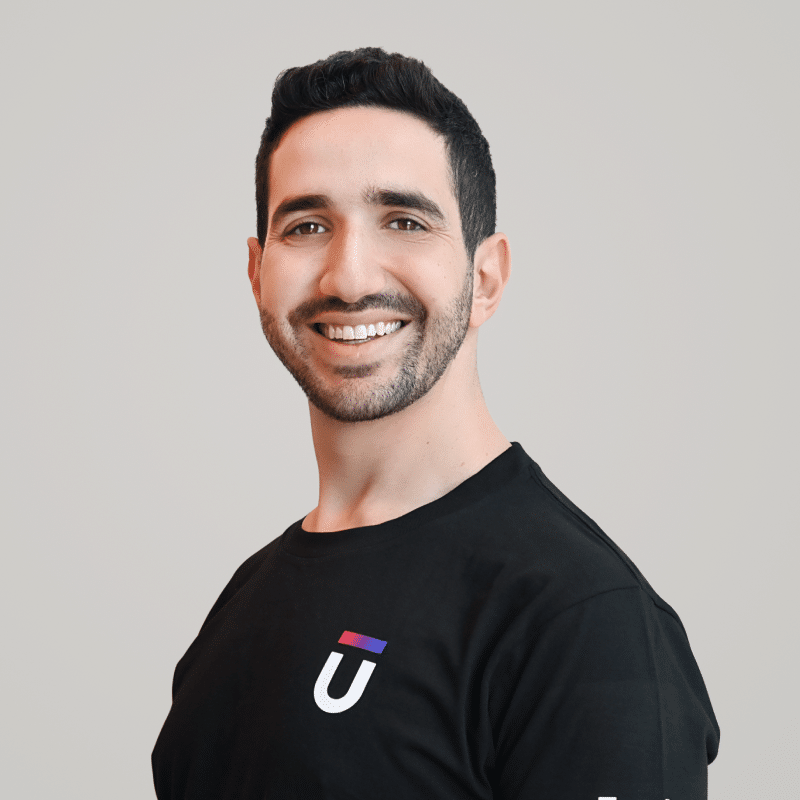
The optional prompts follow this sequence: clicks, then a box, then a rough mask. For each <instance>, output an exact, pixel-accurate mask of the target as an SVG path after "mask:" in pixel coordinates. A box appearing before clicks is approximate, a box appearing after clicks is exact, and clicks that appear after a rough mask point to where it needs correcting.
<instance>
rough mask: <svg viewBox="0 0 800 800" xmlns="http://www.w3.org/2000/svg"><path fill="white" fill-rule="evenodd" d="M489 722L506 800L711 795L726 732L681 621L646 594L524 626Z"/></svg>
mask: <svg viewBox="0 0 800 800" xmlns="http://www.w3.org/2000/svg"><path fill="white" fill-rule="evenodd" d="M515 628H516V630H515V641H514V642H513V643H509V644H508V645H507V647H508V649H507V652H506V654H505V656H504V658H503V660H498V662H497V668H496V671H495V675H494V676H493V679H494V681H495V684H494V686H493V689H492V692H491V694H490V713H489V719H490V720H491V723H492V728H493V730H492V736H493V741H494V745H495V748H494V750H495V762H494V766H493V770H492V783H493V789H494V797H495V798H496V800H501V799H502V800H534V798H536V799H537V800H538V799H540V798H558V800H594V799H595V798H598V797H618V798H620V800H635V799H638V798H642V800H645V799H646V800H705V798H707V792H708V790H707V786H708V781H707V776H708V773H707V769H708V764H710V763H711V761H713V759H714V758H715V757H716V754H717V748H718V745H719V727H718V726H717V722H716V719H715V717H714V713H713V710H712V708H711V703H710V700H709V698H708V694H707V692H706V689H705V685H704V683H703V679H702V677H701V675H700V671H699V669H698V667H697V664H696V662H695V659H694V656H693V655H692V652H691V649H690V647H689V641H688V639H687V638H686V634H685V632H684V630H683V626H682V625H681V623H680V620H679V619H678V618H677V617H676V616H674V615H673V614H671V613H669V612H668V611H666V610H664V609H662V608H659V607H658V606H656V604H655V603H654V601H653V600H652V598H651V597H650V596H649V595H648V594H647V593H646V592H645V591H643V590H642V589H641V588H639V587H633V588H624V589H615V590H611V591H607V592H604V593H602V594H599V595H595V596H593V597H591V598H589V599H587V600H584V601H582V602H580V603H577V604H575V605H573V606H572V607H570V608H567V609H565V610H563V611H561V612H560V613H559V614H557V615H556V616H555V617H554V618H553V619H551V620H549V621H548V622H547V623H545V624H543V625H541V626H540V627H538V628H537V627H536V625H535V624H534V623H533V621H531V622H530V623H529V624H527V625H526V624H525V621H524V620H523V621H522V623H521V624H520V625H517V626H515Z"/></svg>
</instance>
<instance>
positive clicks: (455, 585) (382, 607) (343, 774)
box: [152, 442, 719, 800]
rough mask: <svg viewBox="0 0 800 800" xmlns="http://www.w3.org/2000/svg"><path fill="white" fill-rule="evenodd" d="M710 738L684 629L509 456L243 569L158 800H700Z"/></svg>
mask: <svg viewBox="0 0 800 800" xmlns="http://www.w3.org/2000/svg"><path fill="white" fill-rule="evenodd" d="M718 745H719V726H718V725H717V721H716V718H715V716H714V712H713V709H712V708H711V702H710V700H709V697H708V694H707V692H706V688H705V685H704V683H703V679H702V676H701V674H700V670H699V669H698V667H697V663H696V662H695V659H694V656H693V655H692V651H691V649H690V647H689V641H688V639H687V636H686V632H685V630H684V628H683V625H682V624H681V621H680V619H679V618H678V615H677V614H676V613H675V611H674V610H673V609H672V608H671V607H670V606H669V605H667V603H665V602H664V601H663V600H662V599H661V598H660V597H659V596H658V595H657V594H656V593H655V591H654V590H653V589H652V587H651V586H650V585H649V584H648V582H647V581H646V580H645V579H644V577H643V576H642V575H641V573H640V572H639V571H638V569H637V568H636V567H635V566H634V565H633V563H632V562H631V561H630V559H629V558H628V557H627V556H626V555H625V554H624V553H623V552H622V551H621V550H620V549H619V547H617V545H615V544H614V543H613V542H612V541H611V540H610V539H609V538H608V536H606V534H605V533H603V531H601V530H600V528H599V527H598V526H597V525H596V524H595V523H594V522H593V521H592V520H591V519H589V518H588V517H587V516H586V515H585V514H583V513H582V512H581V511H580V510H579V509H578V508H576V507H575V506H574V505H573V504H572V503H571V502H570V501H569V500H568V499H567V498H566V497H564V495H562V494H561V492H559V491H558V489H556V488H555V487H554V486H553V484H552V483H550V481H549V480H548V479H547V478H546V477H545V476H544V474H543V473H542V471H541V469H540V468H539V466H538V465H537V464H536V463H535V462H534V461H532V460H531V459H530V457H529V456H528V455H527V454H526V453H525V451H524V450H523V449H522V447H521V446H520V445H519V444H518V443H516V442H515V443H514V444H513V445H512V446H511V447H510V448H509V449H508V450H506V451H505V452H504V453H502V454H501V455H500V456H498V457H497V458H496V459H495V460H494V461H492V462H491V463H490V464H488V465H487V466H486V467H484V468H483V469H482V470H481V471H480V472H478V473H476V474H475V475H473V476H472V477H471V478H469V479H467V480H466V481H464V482H463V483H462V484H460V485H459V486H457V487H456V488H455V489H453V490H452V491H451V492H449V493H448V494H446V495H445V496H444V497H441V498H439V499H438V500H435V501H434V502H432V503H429V504H427V505H424V506H422V507H420V508H418V509H415V510H414V511H411V512H409V513H408V514H405V515H403V516H402V517H399V518H397V519H393V520H390V521H388V522H384V523H382V524H380V525H369V526H366V527H362V528H354V529H352V530H347V531H340V532H334V533H312V532H308V531H304V530H303V529H302V527H301V522H296V523H295V524H294V525H292V526H291V527H289V529H288V530H287V531H286V532H285V533H284V534H283V535H282V536H280V537H278V538H277V539H275V540H274V541H272V542H270V543H269V544H268V545H267V546H266V547H264V548H263V549H262V550H260V551H259V552H258V553H256V554H255V555H253V556H252V557H251V558H249V559H248V560H247V561H245V563H244V564H242V566H241V567H240V568H239V569H238V570H237V571H236V573H235V574H234V576H233V578H232V579H231V581H230V583H229V584H228V585H227V587H226V588H225V590H224V591H223V592H222V595H221V596H220V598H219V599H218V600H217V602H216V603H215V605H214V607H213V608H212V609H211V612H210V613H209V615H208V618H207V619H206V621H205V623H204V624H203V627H202V628H201V630H200V633H199V634H198V636H197V638H196V639H195V640H194V642H193V643H192V645H191V646H190V647H189V649H188V651H187V652H186V654H185V655H184V656H183V658H182V659H181V660H180V662H179V663H178V665H177V667H176V669H175V677H174V682H173V703H172V708H171V710H170V712H169V715H168V716H167V719H166V722H165V723H164V726H163V728H162V730H161V733H160V735H159V737H158V741H157V742H156V746H155V749H154V751H153V757H152V764H153V775H154V780H155V787H156V794H157V795H158V797H159V799H160V800H178V798H180V799H181V800H205V798H208V800H212V799H213V800H227V799H230V800H234V798H235V800H256V798H258V800H282V799H283V798H287V799H288V798H293V799H294V798H296V800H317V798H320V799H321V798H325V800H394V798H397V799H398V800H400V799H402V800H410V799H411V798H425V799H426V800H455V798H470V799H472V798H495V800H497V799H499V798H519V799H520V800H523V799H524V800H534V798H535V800H596V798H598V797H616V798H618V800H667V799H668V800H700V799H701V798H706V797H707V765H708V764H710V763H711V762H712V761H713V760H714V758H715V757H716V755H717V748H718Z"/></svg>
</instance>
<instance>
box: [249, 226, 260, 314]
mask: <svg viewBox="0 0 800 800" xmlns="http://www.w3.org/2000/svg"><path fill="white" fill-rule="evenodd" d="M247 248H248V250H249V251H250V257H249V259H248V262H247V274H248V276H249V278H250V286H251V288H252V289H253V296H254V297H255V298H256V303H257V304H258V305H259V307H260V306H261V256H262V255H263V250H262V249H261V245H260V244H259V243H258V239H256V238H255V237H254V236H251V237H250V238H249V239H248V240H247Z"/></svg>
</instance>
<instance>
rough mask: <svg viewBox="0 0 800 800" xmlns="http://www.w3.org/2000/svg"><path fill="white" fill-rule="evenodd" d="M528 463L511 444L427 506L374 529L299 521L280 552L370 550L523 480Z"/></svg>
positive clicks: (282, 540) (317, 554)
mask: <svg viewBox="0 0 800 800" xmlns="http://www.w3.org/2000/svg"><path fill="white" fill-rule="evenodd" d="M530 463H532V462H531V460H530V457H529V456H528V454H527V453H526V452H525V451H524V450H523V449H522V445H520V443H519V442H511V447H508V448H506V449H505V450H504V451H503V452H502V453H500V455H499V456H496V457H495V458H494V459H492V460H491V461H490V462H489V463H488V464H487V465H486V466H485V467H482V468H481V469H480V470H478V472H476V473H475V474H474V475H470V477H469V478H467V479H466V480H464V481H462V482H461V483H460V484H458V486H456V487H455V488H454V489H451V490H450V491H449V492H448V493H447V494H445V495H442V496H441V497H439V498H437V499H436V500H432V501H431V502H430V503H426V504H425V505H422V506H420V507H419V508H415V509H413V510H412V511H409V512H407V513H406V514H403V515H402V516H400V517H396V518H395V519H390V520H387V521H386V522H381V523H379V524H377V525H364V526H362V527H359V528H348V529H346V530H341V531H306V530H303V521H304V520H305V517H303V518H302V519H299V520H297V522H295V523H293V524H292V525H290V526H289V528H288V529H287V530H286V531H285V532H284V533H283V535H282V536H281V537H280V546H281V550H282V551H283V552H284V553H287V554H288V555H292V556H297V557H300V558H321V557H325V556H333V555H340V554H342V553H349V552H352V551H354V550H361V549H363V548H366V547H369V548H372V547H373V546H375V545H378V544H383V543H384V542H386V541H387V540H391V539H393V538H395V537H396V536H400V535H405V534H408V533H410V532H411V531H413V530H415V529H416V528H419V527H420V526H422V525H424V524H426V523H429V522H431V521H433V520H435V519H437V518H440V517H443V516H445V515H446V514H448V513H450V512H452V511H456V510H462V509H463V508H464V507H465V506H467V505H471V504H472V503H475V502H478V501H480V500H482V499H483V498H485V497H486V496H487V495H488V494H491V493H493V492H494V491H497V490H498V489H500V488H502V487H505V486H507V485H508V484H509V482H510V481H512V480H513V479H514V478H515V477H518V476H525V477H527V476H528V474H529V465H530Z"/></svg>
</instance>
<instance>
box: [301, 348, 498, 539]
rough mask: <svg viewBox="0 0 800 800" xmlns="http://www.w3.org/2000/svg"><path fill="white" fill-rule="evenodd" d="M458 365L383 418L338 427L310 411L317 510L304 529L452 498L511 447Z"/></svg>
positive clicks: (363, 520)
mask: <svg viewBox="0 0 800 800" xmlns="http://www.w3.org/2000/svg"><path fill="white" fill-rule="evenodd" d="M458 360H459V359H458V358H457V359H456V360H455V361H454V362H452V363H451V364H450V367H448V370H447V371H446V372H445V374H444V375H442V377H441V378H440V380H439V381H438V382H437V384H436V385H435V386H434V387H433V388H432V389H431V390H430V391H429V392H428V393H427V394H426V395H425V396H424V397H422V398H420V399H419V400H418V401H417V402H415V403H412V404H411V405H410V406H409V407H408V408H406V409H404V410H403V411H400V412H398V413H396V414H391V415H389V416H387V417H383V418H381V419H377V420H372V421H369V422H358V423H346V422H339V421H337V420H332V419H331V418H330V417H327V416H325V415H324V414H322V413H321V412H320V411H319V410H318V409H317V408H316V407H314V406H311V405H309V409H310V413H311V431H312V436H313V440H314V450H315V453H316V457H317V466H318V468H319V505H318V506H317V508H315V509H314V510H313V511H312V512H311V513H310V514H309V515H308V516H307V517H306V518H305V520H304V522H303V528H304V529H305V530H307V531H320V532H322V531H337V530H346V529H348V528H356V527H362V526H364V525H377V524H380V523H381V522H386V521H387V520H390V519H395V518H397V517H399V516H402V515H403V514H407V513H408V512H409V511H413V510H414V509H415V508H419V507H420V506H422V505H425V504H427V503H430V502H433V501H434V500H436V499H437V498H439V497H442V496H443V495H445V494H447V492H449V491H451V490H452V489H454V488H455V487H456V486H458V485H459V484H460V483H462V482H463V481H465V480H466V479H467V478H469V477H470V476H471V475H474V474H475V473H476V472H478V471H479V470H481V469H482V468H483V467H485V466H486V465H487V464H488V463H489V462H490V461H492V460H493V459H495V458H496V457H497V456H499V455H500V454H501V453H502V452H503V451H504V450H506V449H507V448H508V447H510V443H509V442H508V440H507V439H506V438H505V436H503V434H502V433H501V432H500V430H499V428H498V427H497V426H496V425H495V423H494V421H493V420H492V418H491V416H490V415H489V410H488V408H487V407H486V402H485V400H484V398H483V393H482V392H481V388H480V383H479V381H478V375H477V370H476V369H469V368H467V370H466V374H459V373H464V367H462V366H461V365H459V364H457V363H456V362H457V361H458ZM471 366H473V367H474V363H473V364H472V365H471Z"/></svg>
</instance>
